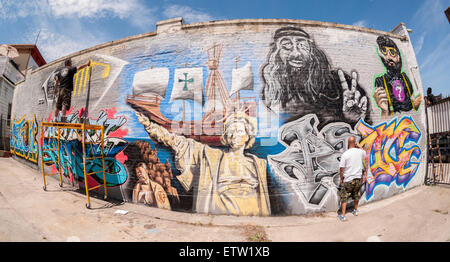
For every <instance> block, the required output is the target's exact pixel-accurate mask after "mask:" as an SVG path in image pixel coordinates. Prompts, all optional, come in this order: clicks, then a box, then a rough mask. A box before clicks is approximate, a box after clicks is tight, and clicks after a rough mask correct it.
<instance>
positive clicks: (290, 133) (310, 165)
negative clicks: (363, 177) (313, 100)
mask: <svg viewBox="0 0 450 262" xmlns="http://www.w3.org/2000/svg"><path fill="white" fill-rule="evenodd" d="M318 126H319V120H318V117H317V116H316V115H314V114H310V115H306V116H304V117H302V118H300V119H297V120H295V121H292V122H289V123H287V124H285V125H283V126H282V127H281V128H280V133H279V136H278V139H279V140H280V142H281V143H282V144H283V145H284V146H285V147H286V150H285V151H283V152H282V153H280V154H278V155H269V156H268V157H267V158H268V161H269V163H270V166H271V168H272V170H273V172H274V180H275V183H276V184H277V185H278V190H277V194H274V195H279V196H280V198H281V199H279V203H280V204H281V205H282V211H283V212H284V213H288V214H304V213H310V212H321V211H331V210H337V209H338V208H339V202H338V201H339V198H338V193H337V192H338V189H337V187H338V186H339V183H340V182H339V179H340V177H339V160H340V156H341V155H342V153H344V152H345V150H346V149H347V148H348V146H347V140H348V138H349V137H350V136H352V135H354V136H357V134H356V133H355V132H353V131H352V129H351V127H350V125H349V124H347V123H343V122H336V123H330V124H327V125H326V126H325V127H323V128H322V129H321V131H320V132H319V131H318V128H317V127H318ZM286 192H290V193H286Z"/></svg>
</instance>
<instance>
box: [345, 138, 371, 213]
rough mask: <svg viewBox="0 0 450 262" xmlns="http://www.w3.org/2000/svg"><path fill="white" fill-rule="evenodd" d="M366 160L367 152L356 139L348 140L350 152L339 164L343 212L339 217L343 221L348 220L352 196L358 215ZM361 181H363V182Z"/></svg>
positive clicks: (346, 152) (355, 211) (347, 152)
mask: <svg viewBox="0 0 450 262" xmlns="http://www.w3.org/2000/svg"><path fill="white" fill-rule="evenodd" d="M365 158H366V152H365V151H364V150H362V149H360V148H359V146H358V144H357V143H356V140H355V137H354V136H351V137H349V138H348V150H347V151H345V152H344V153H343V154H342V156H341V161H340V163H339V167H340V175H341V193H340V197H341V205H342V206H341V210H342V214H341V215H339V216H338V218H339V219H340V220H341V221H345V220H347V219H346V218H345V211H346V208H347V201H348V197H349V196H351V197H352V198H353V200H354V204H355V208H354V210H353V212H352V213H353V215H355V216H357V215H358V202H359V198H360V197H361V196H360V193H359V190H360V188H361V185H362V182H365V168H364V159H365ZM361 180H363V181H362V182H361Z"/></svg>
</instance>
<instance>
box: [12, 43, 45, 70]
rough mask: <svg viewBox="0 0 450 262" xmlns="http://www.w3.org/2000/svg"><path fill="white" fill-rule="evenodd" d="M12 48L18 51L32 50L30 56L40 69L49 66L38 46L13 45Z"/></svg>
mask: <svg viewBox="0 0 450 262" xmlns="http://www.w3.org/2000/svg"><path fill="white" fill-rule="evenodd" d="M10 46H13V47H14V48H16V49H30V50H31V53H30V54H31V56H32V57H33V59H34V61H36V64H37V65H38V66H39V67H41V66H43V65H46V64H47V62H46V61H45V59H44V57H43V56H42V54H41V52H40V51H39V48H38V47H37V46H36V45H33V44H11V45H10Z"/></svg>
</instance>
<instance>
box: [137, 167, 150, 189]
mask: <svg viewBox="0 0 450 262" xmlns="http://www.w3.org/2000/svg"><path fill="white" fill-rule="evenodd" d="M136 176H137V178H138V182H139V183H142V184H145V185H147V184H148V183H149V181H150V178H149V177H148V172H147V169H146V168H145V167H144V166H138V167H136Z"/></svg>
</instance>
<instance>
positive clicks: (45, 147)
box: [39, 122, 108, 209]
mask: <svg viewBox="0 0 450 262" xmlns="http://www.w3.org/2000/svg"><path fill="white" fill-rule="evenodd" d="M49 128H52V131H53V132H48V133H49V135H47V136H45V134H46V132H47V130H48V129H49ZM56 129H57V130H58V131H57V132H55V131H56ZM40 131H41V136H40V143H39V147H40V152H41V170H42V178H43V181H44V186H43V189H44V191H46V187H47V183H46V180H45V177H46V176H53V175H57V174H59V186H60V187H62V186H63V179H62V173H63V170H62V165H61V163H62V161H61V152H62V150H64V148H62V146H61V143H64V142H65V143H67V142H68V141H67V140H66V138H64V137H62V134H63V132H66V134H70V132H75V133H76V136H77V139H78V140H79V141H81V149H82V155H83V177H84V185H85V190H86V198H87V203H86V208H88V209H90V208H91V201H90V197H89V191H91V190H94V189H98V188H100V187H102V186H103V189H104V190H103V191H104V199H105V200H106V199H107V197H108V193H107V187H106V177H105V148H104V138H105V137H104V126H100V125H89V124H84V123H80V124H79V123H58V122H42V123H41V130H40ZM80 132H81V134H80ZM86 132H90V133H92V134H94V135H89V136H87V134H86ZM54 133H56V135H55V134H54ZM98 133H100V135H98ZM95 135H97V141H93V137H94V136H95ZM88 138H91V140H89V139H88ZM88 140H89V141H88ZM52 141H53V143H52ZM56 141H57V143H56ZM46 142H47V144H46ZM49 144H50V145H49ZM55 144H57V146H55ZM95 145H97V150H94V146H95ZM99 149H100V152H99ZM45 151H47V152H51V151H57V152H58V153H57V154H56V155H57V159H56V160H50V161H44V152H45ZM86 151H89V154H88V153H87V152H86ZM94 151H95V152H94ZM62 159H63V161H64V158H62ZM96 159H101V165H102V170H100V171H96V172H91V173H87V170H86V167H87V166H88V164H89V162H91V164H92V163H93V161H95V160H96ZM44 164H54V165H57V170H58V172H55V173H50V174H46V173H45V168H44ZM72 171H75V170H72ZM99 173H103V184H99V185H97V186H94V187H91V188H90V187H89V184H88V176H92V175H95V174H99ZM75 175H77V176H78V175H79V174H75Z"/></svg>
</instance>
